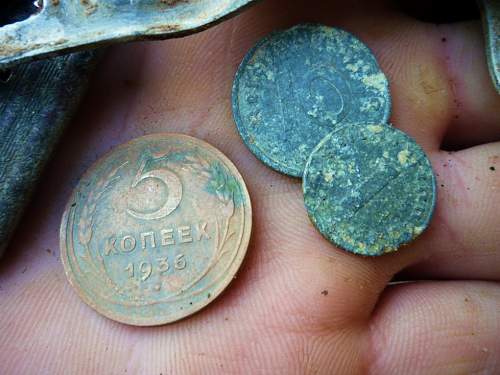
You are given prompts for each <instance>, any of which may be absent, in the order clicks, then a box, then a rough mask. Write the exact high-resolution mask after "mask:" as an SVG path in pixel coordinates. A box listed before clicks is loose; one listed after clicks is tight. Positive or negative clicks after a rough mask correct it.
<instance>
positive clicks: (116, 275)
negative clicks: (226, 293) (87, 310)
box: [60, 134, 252, 325]
mask: <svg viewBox="0 0 500 375" xmlns="http://www.w3.org/2000/svg"><path fill="white" fill-rule="evenodd" d="M251 225H252V214H251V206H250V199H249V196H248V192H247V189H246V187H245V183H244V182H243V179H242V177H241V175H240V174H239V173H238V171H237V170H236V168H235V166H234V165H233V164H232V163H231V162H230V161H229V160H228V159H227V158H226V157H225V156H224V155H223V154H222V153H221V152H219V151H218V150H216V149H215V148H214V147H212V146H210V145H208V144H207V143H205V142H203V141H200V140H197V139H195V138H192V137H188V136H185V135H179V134H156V135H152V136H146V137H141V138H137V139H135V140H133V141H131V142H129V143H127V144H125V145H122V146H119V147H117V148H115V149H114V150H113V151H111V152H110V153H109V154H108V155H106V156H104V157H103V158H102V159H101V160H99V161H98V162H97V163H96V164H95V165H94V166H93V167H92V168H91V169H90V170H89V171H88V172H87V173H86V174H85V176H84V177H83V178H82V180H81V181H80V182H79V184H78V186H77V187H76V189H75V191H74V192H73V195H72V197H71V199H70V201H69V203H68V206H67V208H66V211H65V213H64V216H63V219H62V224H61V233H60V240H61V258H62V262H63V264H64V268H65V271H66V275H67V277H68V279H69V281H70V282H71V284H72V285H73V287H74V288H75V289H76V290H77V292H78V294H79V295H80V297H81V298H82V299H83V300H84V301H85V302H86V303H87V304H88V305H90V306H91V307H92V308H94V309H95V310H97V311H98V312H100V313H101V314H103V315H105V316H107V317H108V318H111V319H114V320H117V321H119V322H122V323H127V324H134V325H159V324H164V323H169V322H173V321H176V320H178V319H181V318H184V317H186V316H188V315H190V314H193V313H195V312H196V311H198V310H200V309H201V308H202V307H204V306H205V305H207V304H208V303H210V302H211V301H212V300H213V299H214V298H216V297H217V296H218V295H219V294H220V293H221V292H222V291H223V290H224V288H225V287H226V286H227V285H228V284H229V282H230V281H231V280H232V279H233V278H234V276H235V274H236V271H237V270H238V268H239V267H240V264H241V262H242V260H243V258H244V256H245V253H246V249H247V246H248V241H249V238H250V230H251Z"/></svg>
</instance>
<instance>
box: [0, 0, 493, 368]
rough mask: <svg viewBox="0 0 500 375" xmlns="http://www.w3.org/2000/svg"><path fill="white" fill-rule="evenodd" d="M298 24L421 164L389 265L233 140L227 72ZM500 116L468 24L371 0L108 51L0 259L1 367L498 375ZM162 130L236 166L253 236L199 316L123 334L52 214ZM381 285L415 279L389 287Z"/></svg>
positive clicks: (276, 0)
mask: <svg viewBox="0 0 500 375" xmlns="http://www.w3.org/2000/svg"><path fill="white" fill-rule="evenodd" d="M304 21H316V22H321V23H324V24H328V25H332V26H336V27H341V28H344V29H346V30H348V31H350V32H352V33H354V34H355V35H356V36H358V37H359V38H360V39H361V40H362V41H364V42H365V43H366V44H367V45H368V46H369V47H370V48H372V49H373V51H374V53H375V55H376V56H377V58H378V59H379V63H380V65H381V67H382V69H383V70H384V72H385V73H386V75H387V76H388V78H389V81H390V83H391V94H392V97H393V115H392V118H391V122H392V123H393V124H394V125H395V126H397V127H398V128H400V129H402V130H404V131H405V132H407V133H408V134H410V135H411V136H413V137H414V138H415V140H416V141H417V142H418V143H419V144H420V145H421V146H422V147H423V148H424V149H425V150H426V152H427V154H428V156H429V158H430V159H431V161H432V163H433V166H434V170H435V173H436V176H437V183H438V203H437V208H436V212H435V216H434V218H433V220H432V223H431V226H430V228H429V229H428V231H426V232H425V233H424V234H423V235H422V236H421V237H420V238H419V239H418V240H417V241H415V242H414V243H413V244H411V245H409V246H408V247H406V248H403V249H401V250H400V251H399V252H397V253H395V254H390V255H386V256H383V257H379V258H363V257H359V256H354V255H351V254H349V253H346V252H344V251H342V250H339V249H336V248H335V247H334V246H333V245H331V244H330V243H328V242H327V241H326V240H324V239H323V238H322V237H321V236H320V235H319V233H318V232H317V231H316V230H315V229H314V227H313V226H312V224H311V223H310V221H309V219H308V217H307V213H306V211H305V209H304V206H303V200H302V191H301V182H300V181H299V180H298V179H292V178H288V177H285V176H283V175H280V174H278V173H276V172H274V171H272V170H271V169H269V168H267V167H265V166H264V165H263V164H262V163H260V162H259V161H258V160H257V159H256V158H255V157H254V156H253V155H252V154H251V153H250V152H249V151H248V150H247V148H246V147H245V146H244V145H243V143H242V141H241V139H240V138H239V136H238V134H237V131H236V127H235V125H234V123H233V120H232V115H231V109H230V108H231V105H230V92H231V85H232V80H233V77H234V73H235V71H236V69H237V66H238V64H239V63H240V61H241V59H242V58H243V56H244V54H245V53H246V51H247V50H248V49H249V48H250V47H251V46H253V44H254V43H255V42H256V41H257V40H259V39H260V38H261V37H262V36H264V35H266V34H267V33H269V32H270V31H272V30H275V29H277V28H285V27H289V26H292V25H294V24H296V23H298V22H304ZM499 108H500V96H499V95H497V93H496V92H495V91H494V89H493V86H492V83H491V81H490V78H489V76H488V72H487V67H486V61H485V57H484V47H483V42H482V35H481V29H480V24H479V22H476V21H475V22H464V23H457V24H452V25H442V26H436V25H434V24H424V23H420V22H418V21H416V20H414V19H412V18H411V17H408V16H405V15H403V14H401V13H399V12H398V11H396V10H394V9H392V8H391V7H390V6H389V5H387V4H386V3H385V2H383V1H375V2H374V1H369V0H364V1H359V2H356V4H351V3H348V4H344V5H343V4H340V2H338V1H337V2H333V4H332V3H331V2H316V3H315V4H314V6H313V5H312V4H311V3H310V2H306V1H295V2H292V3H290V2H288V1H284V0H268V1H265V2H262V3H260V4H258V5H256V6H255V7H253V8H252V9H249V10H248V11H246V12H245V13H243V14H242V15H240V16H238V17H236V18H234V19H232V20H230V21H227V22H225V23H223V24H221V25H219V26H217V27H215V28H212V29H210V30H208V31H205V32H203V33H200V34H197V35H194V36H190V37H187V38H183V39H178V40H169V41H164V42H149V43H134V44H130V45H122V46H118V47H115V48H113V49H112V50H111V51H110V52H109V53H108V55H107V56H106V58H105V60H104V61H103V63H102V64H101V65H100V67H99V69H98V71H97V73H96V74H95V75H94V77H93V80H92V84H91V87H90V90H89V94H88V96H87V98H86V100H85V101H84V103H83V104H82V106H81V108H80V111H79V113H78V114H77V116H76V118H75V121H74V122H73V124H72V125H71V126H70V129H69V132H68V133H67V135H66V137H65V138H64V139H63V141H62V143H61V145H60V148H59V150H58V152H57V153H56V155H55V157H54V161H53V162H52V163H51V165H50V167H49V169H48V172H47V174H46V175H45V178H44V180H43V181H42V183H41V185H40V190H39V191H38V193H37V195H36V197H35V200H34V202H33V204H32V205H31V207H30V209H29V210H28V211H27V213H26V214H25V217H24V219H23V221H22V222H21V223H20V225H19V227H18V231H17V233H16V235H15V237H14V238H13V240H12V241H11V244H10V247H9V249H8V250H7V253H6V255H5V258H4V259H2V262H1V263H0V288H1V289H0V317H1V318H0V327H1V332H2V338H1V339H0V348H1V352H0V372H1V373H2V374H40V373H42V374H57V373H70V374H124V373H127V374H133V373H138V374H207V373H215V374H221V373H222V374H224V373H228V374H365V373H372V374H384V375H386V374H425V375H428V374H440V375H442V374H472V373H478V374H496V373H500V362H499V358H500V338H499V335H498V331H499V328H500V284H499V281H500V271H499V270H500V215H499V214H498V211H499V210H500V143H498V142H497V143H494V142H496V141H499V140H500V110H499ZM165 131H168V132H180V133H187V134H190V135H193V136H195V137H198V138H201V139H204V140H206V141H208V142H209V143H211V144H213V145H214V146H216V147H218V148H219V149H220V150H222V151H223V152H224V153H225V154H226V155H227V156H228V157H229V158H230V159H231V160H232V161H233V162H234V163H235V164H236V166H237V167H238V168H239V170H240V172H241V173H242V175H243V177H244V179H245V181H246V183H247V186H248V188H249V191H250V195H251V198H252V203H253V210H254V213H253V214H254V223H253V225H254V227H253V236H252V241H251V244H250V247H249V249H248V254H247V258H246V260H245V261H244V264H243V267H242V269H241V271H240V273H239V274H238V278H237V279H236V280H234V282H233V283H232V284H231V285H230V286H229V287H228V289H227V291H226V292H225V293H224V294H223V295H221V296H220V297H219V298H218V299H217V300H216V301H214V302H213V303H212V304H210V305H209V306H208V307H207V308H205V309H204V310H202V311H200V312H199V313H197V314H195V315H194V316H192V317H190V318H187V319H185V320H182V321H180V322H177V323H175V324H171V325H166V326H161V327H149V328H144V327H132V326H126V325H123V324H119V323H115V322H113V321H111V320H108V319H106V318H104V317H102V316H100V315H99V314H97V313H95V312H94V311H93V310H91V309H90V308H89V307H88V306H86V305H85V304H84V303H83V302H82V301H81V300H80V299H79V298H78V296H77V295H76V293H74V291H73V290H72V288H71V287H70V285H69V283H68V282H67V280H66V278H65V276H64V272H63V268H62V265H61V262H60V260H59V256H58V255H59V249H58V247H59V246H58V233H59V223H60V217H61V215H62V212H63V210H64V205H65V204H66V201H67V199H68V198H69V195H70V192H71V190H72V188H73V187H74V186H75V184H76V182H77V181H78V179H79V177H80V176H81V175H82V173H83V172H84V170H85V169H87V168H88V167H89V166H90V165H91V163H92V162H93V161H95V160H96V159H97V158H98V157H100V156H102V155H103V154H104V153H105V152H106V151H108V150H109V149H110V148H111V147H113V146H115V145H117V144H120V143H123V142H125V141H127V140H129V139H131V138H134V137H136V136H140V135H143V134H150V133H155V132H165ZM443 144H444V145H446V147H448V148H449V149H457V150H459V151H457V152H453V153H449V152H446V151H443V150H441V147H442V145H443ZM472 146H473V147H472ZM395 277H396V279H397V280H399V281H415V282H411V283H398V284H391V285H389V286H388V283H389V282H390V281H391V280H393V279H394V278H395ZM423 280H428V281H423Z"/></svg>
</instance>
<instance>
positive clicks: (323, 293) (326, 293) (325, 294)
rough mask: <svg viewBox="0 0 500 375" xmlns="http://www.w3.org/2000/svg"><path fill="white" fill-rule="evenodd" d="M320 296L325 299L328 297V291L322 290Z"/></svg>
mask: <svg viewBox="0 0 500 375" xmlns="http://www.w3.org/2000/svg"><path fill="white" fill-rule="evenodd" d="M321 294H322V295H324V296H325V297H326V296H327V295H328V290H326V289H325V290H323V291H322V292H321Z"/></svg>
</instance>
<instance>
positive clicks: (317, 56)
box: [233, 24, 436, 256]
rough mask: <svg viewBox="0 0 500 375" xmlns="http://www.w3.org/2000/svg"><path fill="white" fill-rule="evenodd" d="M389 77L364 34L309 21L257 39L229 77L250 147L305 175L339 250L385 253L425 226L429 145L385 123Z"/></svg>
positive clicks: (309, 202)
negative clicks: (362, 37) (232, 77)
mask: <svg viewBox="0 0 500 375" xmlns="http://www.w3.org/2000/svg"><path fill="white" fill-rule="evenodd" d="M390 108H391V98H390V92H389V84H388V81H387V79H386V77H385V75H384V74H383V72H382V71H381V69H380V67H379V65H378V63H377V61H376V58H375V56H374V55H373V54H372V52H371V51H370V50H369V49H368V47H366V46H365V45H364V44H363V43H362V42H361V41H360V40H358V39H357V38H355V37H354V36H353V35H351V34H349V33H347V32H345V31H343V30H339V29H335V28H331V27H327V26H322V25H315V24H304V25H298V26H295V27H293V28H291V29H289V30H285V31H281V32H276V33H273V34H271V35H270V36H268V37H266V38H264V39H263V40H262V41H260V42H259V43H258V44H257V45H256V46H255V47H254V48H253V49H251V50H250V51H249V52H248V54H247V55H246V57H245V58H244V60H243V62H242V63H241V65H240V67H239V69H238V72H237V74H236V78H235V81H234V84H233V114H234V119H235V122H236V125H237V127H238V130H239V133H240V135H241V137H242V139H243V141H244V143H245V144H246V145H247V147H248V148H249V149H250V150H251V151H252V152H253V153H254V155H255V156H256V157H257V158H259V159H260V160H261V161H262V162H263V163H265V164H266V165H268V166H269V167H271V168H273V169H275V170H277V171H279V172H282V173H284V174H287V175H290V176H293V177H303V192H304V201H305V206H306V208H307V211H308V213H309V216H310V218H311V221H312V222H313V223H314V225H315V226H316V228H317V229H318V230H319V231H320V233H321V234H322V235H323V236H324V237H325V238H327V239H328V240H329V241H331V242H332V243H333V244H335V245H337V246H338V247H340V248H342V249H344V250H347V251H350V252H352V253H356V254H361V255H371V256H374V255H381V254H385V253H388V252H392V251H395V250H397V249H398V248H399V247H400V246H401V245H404V244H407V243H409V242H411V241H412V240H413V239H414V238H415V237H417V236H418V235H419V234H420V233H422V232H423V231H424V230H425V228H427V226H428V224H429V222H430V219H431V217H432V213H433V211H434V206H435V201H436V188H435V177H434V174H433V171H432V167H431V164H430V162H429V160H428V159H427V157H426V156H425V153H424V152H423V150H422V149H421V148H420V147H419V146H418V145H417V144H416V143H415V142H414V141H413V140H412V139H411V138H410V137H408V136H407V135H405V134H404V133H402V132H401V131H399V130H397V129H395V128H393V127H392V126H391V125H390V124H388V119H389V116H390Z"/></svg>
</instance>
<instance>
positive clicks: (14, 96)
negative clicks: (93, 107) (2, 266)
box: [0, 52, 98, 255]
mask: <svg viewBox="0 0 500 375" xmlns="http://www.w3.org/2000/svg"><path fill="white" fill-rule="evenodd" d="M97 57H98V54H96V53H94V52H80V53H75V54H71V55H66V56H59V57H57V58H55V59H51V60H47V61H37V62H33V63H31V64H25V65H20V66H16V67H15V68H13V69H12V70H11V71H8V72H5V73H4V74H3V76H2V78H0V255H1V254H2V252H3V250H4V248H5V247H6V245H7V243H8V240H9V237H10V234H11V233H12V231H13V230H14V228H15V226H16V223H17V222H18V220H19V219H20V217H21V215H22V213H23V211H24V208H25V207H26V205H27V203H28V202H29V199H30V197H31V193H32V192H33V190H34V189H35V185H36V183H37V182H38V179H39V177H40V175H41V173H42V171H43V168H44V166H45V164H46V163H47V161H48V160H49V158H50V156H51V155H52V151H53V150H54V148H55V145H56V143H57V142H58V140H59V138H60V137H61V135H62V133H63V130H64V128H65V126H66V124H67V123H68V121H69V119H70V118H71V115H72V114H73V112H74V110H75V109H76V108H77V106H78V103H79V102H80V99H81V98H82V96H83V94H84V93H85V89H86V86H87V81H88V77H89V74H90V72H91V71H92V69H93V67H94V65H95V63H96V62H97Z"/></svg>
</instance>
